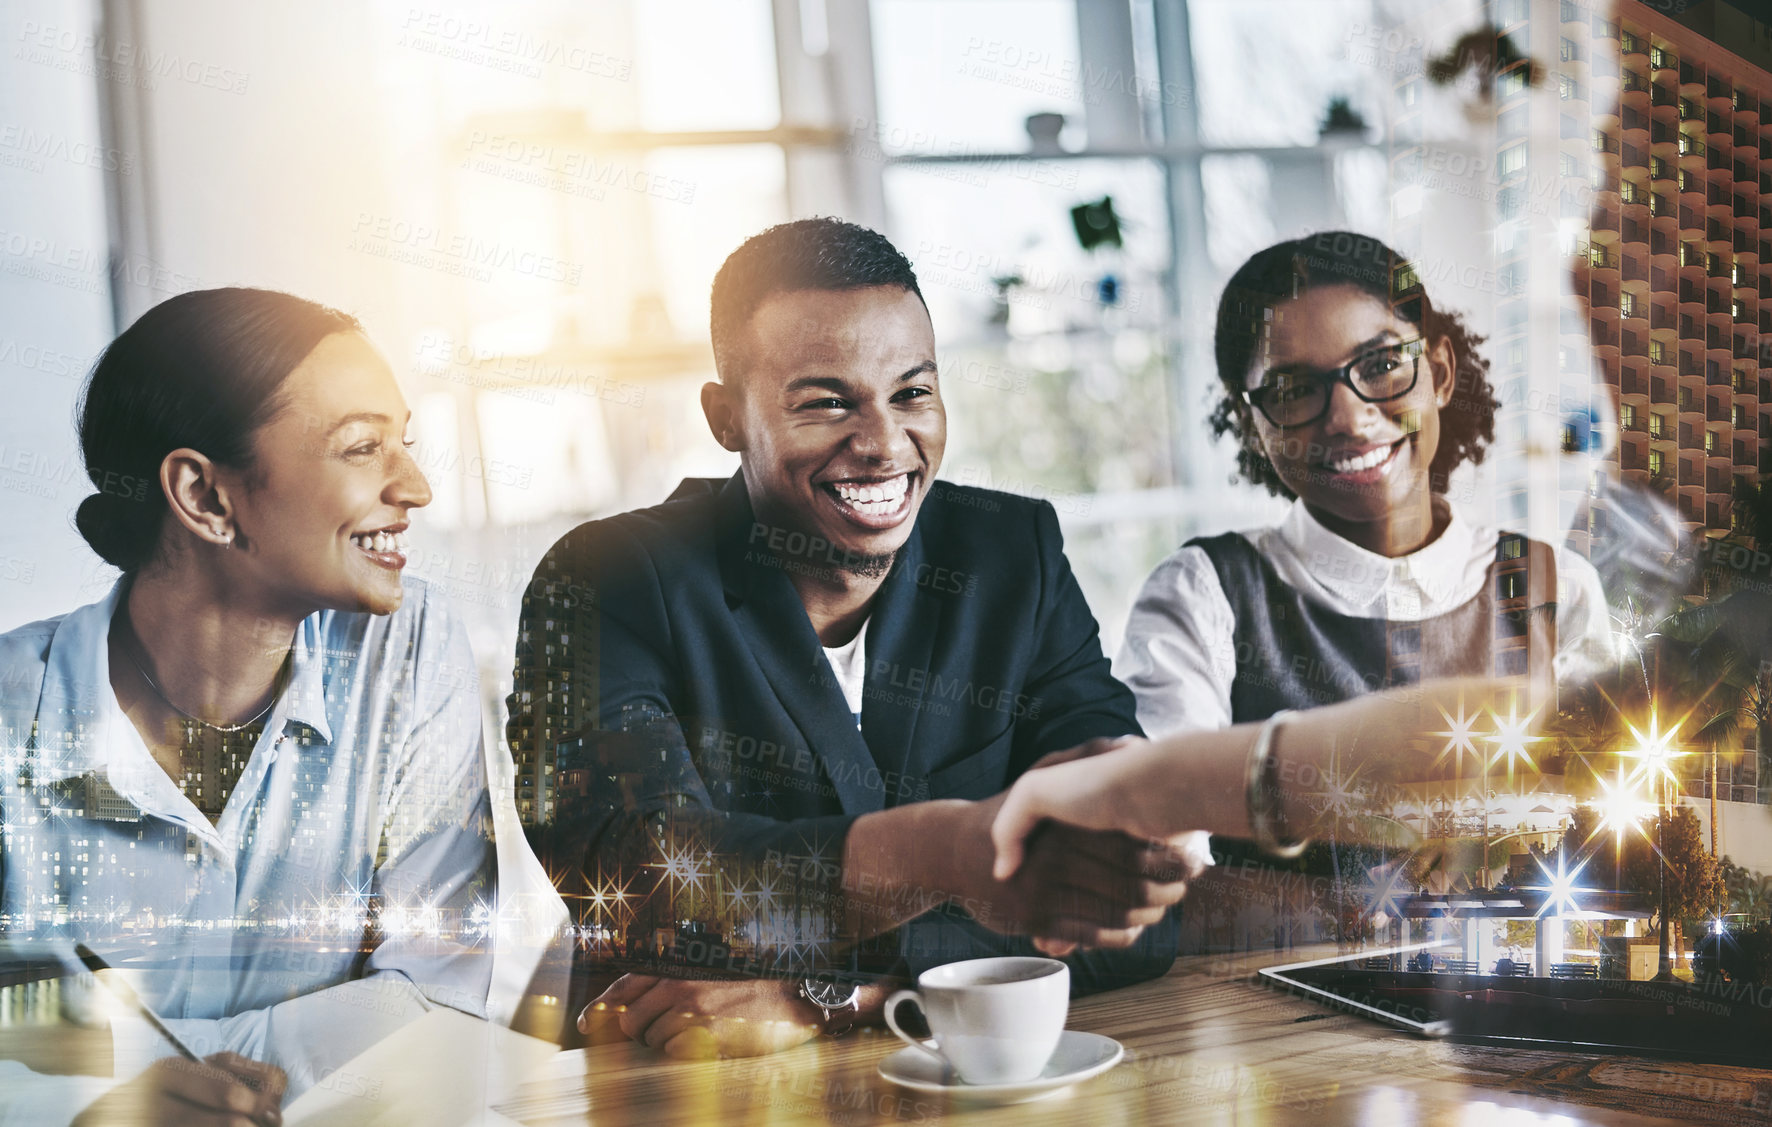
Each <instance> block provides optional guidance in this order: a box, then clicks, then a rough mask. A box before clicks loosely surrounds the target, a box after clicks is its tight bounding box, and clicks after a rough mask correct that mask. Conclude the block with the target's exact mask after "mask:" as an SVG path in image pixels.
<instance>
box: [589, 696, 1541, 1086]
mask: <svg viewBox="0 0 1772 1127" xmlns="http://www.w3.org/2000/svg"><path fill="white" fill-rule="evenodd" d="M1546 703H1547V700H1546V698H1545V697H1544V695H1543V686H1539V685H1536V684H1531V683H1528V682H1525V681H1520V680H1490V679H1466V680H1449V681H1441V682H1431V683H1425V684H1420V685H1415V686H1409V687H1406V688H1403V689H1396V690H1387V691H1385V692H1379V693H1373V694H1370V695H1368V696H1364V697H1360V698H1357V699H1355V700H1350V701H1345V702H1342V703H1339V704H1333V705H1327V706H1324V707H1321V708H1315V709H1311V710H1310V711H1308V712H1301V713H1282V714H1279V715H1277V716H1275V717H1272V718H1270V719H1268V720H1267V721H1265V722H1262V723H1256V724H1242V725H1237V726H1234V727H1230V728H1224V729H1219V730H1216V731H1197V732H1188V733H1183V734H1179V735H1173V736H1168V737H1165V738H1162V739H1157V740H1146V739H1141V738H1136V737H1122V738H1120V739H1114V740H1095V741H1091V742H1090V743H1088V744H1085V745H1083V746H1081V747H1078V748H1073V749H1070V750H1069V751H1063V752H1057V753H1054V754H1052V755H1049V756H1047V757H1046V758H1045V759H1042V760H1041V761H1040V762H1038V763H1037V764H1035V765H1034V766H1033V767H1032V768H1031V769H1029V770H1028V771H1027V772H1026V773H1024V774H1023V775H1022V776H1021V777H1020V778H1018V779H1017V780H1016V781H1015V783H1014V784H1013V785H1012V786H1011V787H1010V788H1009V789H1008V790H1007V791H1005V792H1003V793H1001V794H998V795H995V796H993V797H992V798H989V799H985V800H983V801H979V802H970V801H962V800H952V799H937V800H933V801H929V802H921V803H914V804H910V805H905V806H899V807H893V808H890V809H887V810H884V811H880V812H878V813H874V814H868V815H864V816H862V817H861V818H859V819H857V820H856V821H855V822H854V824H853V825H852V826H851V827H850V830H849V836H848V838H847V841H846V844H845V850H844V856H843V873H842V886H843V893H844V899H845V901H846V903H847V912H848V920H847V925H848V926H847V932H848V934H850V935H853V936H857V937H861V938H866V937H869V936H873V935H878V934H880V933H882V932H885V931H888V930H890V929H892V928H894V927H897V926H899V925H900V924H903V923H906V922H908V921H909V920H911V919H913V918H915V917H916V916H918V915H921V914H922V913H924V912H927V911H928V910H930V909H931V908H933V907H937V906H939V905H941V904H955V905H958V906H959V907H961V908H963V909H965V910H966V911H967V912H968V913H969V914H970V915H971V916H972V918H973V919H975V920H976V921H977V922H978V923H980V924H982V925H983V926H985V927H987V928H989V929H991V930H993V931H996V932H999V933H1002V934H1006V935H1020V936H1028V937H1031V938H1032V939H1033V940H1034V942H1035V945H1036V946H1037V947H1038V948H1039V949H1040V950H1042V951H1044V952H1045V953H1047V954H1049V955H1053V956H1056V957H1064V956H1066V955H1068V954H1071V953H1072V952H1074V951H1076V950H1077V949H1079V948H1104V949H1111V948H1125V947H1130V946H1132V945H1133V944H1135V943H1136V942H1137V941H1138V939H1139V937H1140V935H1141V934H1142V933H1143V931H1144V930H1145V929H1146V928H1148V927H1150V926H1152V925H1153V924H1156V923H1157V922H1158V921H1160V920H1161V919H1162V918H1163V916H1164V914H1165V913H1166V912H1168V911H1169V909H1170V908H1172V907H1173V906H1174V905H1175V904H1176V903H1178V902H1179V901H1180V900H1181V899H1182V898H1183V897H1184V896H1185V895H1186V893H1187V888H1188V882H1189V881H1191V880H1194V879H1195V878H1196V877H1198V876H1199V875H1200V873H1201V872H1202V871H1204V868H1205V867H1206V866H1207V865H1209V864H1210V863H1211V858H1210V854H1209V852H1208V850H1207V841H1208V840H1209V836H1208V835H1211V834H1219V835H1223V836H1226V837H1235V838H1242V839H1246V840H1251V841H1254V842H1255V843H1256V844H1257V845H1258V846H1260V847H1262V848H1264V849H1266V850H1267V851H1269V852H1272V853H1275V854H1277V855H1281V856H1286V855H1290V854H1291V853H1293V852H1295V851H1296V850H1297V849H1299V848H1301V847H1302V844H1303V842H1304V841H1305V840H1306V839H1308V838H1310V837H1312V836H1316V835H1320V834H1323V833H1327V832H1329V831H1330V830H1331V829H1332V830H1333V832H1334V833H1335V834H1336V836H1337V838H1338V839H1339V840H1341V841H1342V842H1344V843H1348V844H1352V843H1367V844H1375V845H1382V846H1393V847H1406V846H1412V845H1414V844H1416V843H1415V842H1413V841H1410V840H1405V838H1406V837H1407V834H1406V832H1400V831H1401V824H1400V822H1399V821H1398V820H1397V819H1396V818H1395V817H1394V812H1388V814H1387V811H1386V809H1385V808H1386V805H1387V804H1388V803H1389V802H1390V801H1391V800H1392V799H1393V798H1394V797H1395V796H1396V795H1397V794H1399V793H1401V792H1400V791H1399V790H1398V789H1396V788H1395V787H1393V786H1390V785H1387V780H1414V779H1416V778H1417V776H1419V775H1420V774H1421V772H1422V771H1423V770H1428V771H1431V770H1433V769H1434V767H1433V766H1432V765H1433V762H1434V755H1433V749H1434V748H1435V747H1438V746H1440V745H1443V744H1444V733H1443V731H1441V729H1443V728H1444V727H1445V725H1446V724H1447V722H1448V721H1447V718H1448V717H1450V716H1452V715H1454V714H1459V715H1479V714H1481V713H1484V712H1493V713H1494V715H1496V716H1498V717H1499V716H1501V715H1503V714H1505V715H1507V716H1509V717H1510V718H1514V719H1515V720H1516V721H1517V722H1518V723H1517V724H1516V726H1517V727H1519V728H1520V730H1521V732H1522V734H1524V732H1525V730H1526V729H1527V728H1529V727H1531V726H1533V724H1534V723H1535V718H1539V717H1543V716H1545V715H1546V714H1548V713H1549V712H1550V711H1551V710H1550V709H1549V708H1547V707H1546ZM1520 718H1524V719H1523V720H1522V719H1520ZM796 985H797V984H794V983H790V982H781V981H773V980H752V981H748V982H731V981H726V982H705V981H704V982H696V981H693V980H684V979H671V978H665V977H655V976H650V975H628V976H625V977H624V978H622V979H620V980H618V981H617V982H616V984H615V985H614V986H612V987H611V988H610V989H609V990H608V991H606V992H605V993H604V995H602V996H601V997H599V998H598V999H595V1000H594V1001H593V1003H592V1004H591V1006H589V1007H587V1009H586V1010H585V1012H584V1014H583V1015H582V1016H581V1017H580V1021H579V1026H580V1029H581V1030H583V1031H586V1032H591V1031H592V1029H593V1028H594V1027H595V1026H597V1025H598V1024H599V1023H600V1022H602V1023H607V1022H610V1021H613V1022H615V1023H616V1024H619V1026H620V1029H621V1032H622V1033H623V1034H624V1035H626V1036H628V1037H631V1038H633V1039H635V1040H641V1041H644V1042H646V1043H648V1044H651V1045H653V1046H654V1047H657V1048H661V1049H666V1050H667V1051H669V1052H672V1053H673V1054H678V1055H690V1056H705V1055H743V1054H748V1053H756V1052H769V1051H773V1050H774V1049H778V1048H783V1047H786V1045H787V1044H793V1043H798V1042H799V1041H803V1040H806V1039H808V1038H810V1037H812V1036H815V1035H816V1034H817V1033H819V1032H820V1031H822V1030H823V1029H825V1028H826V1025H827V1021H826V1019H828V1017H829V1015H828V1014H825V1013H823V1012H822V1011H821V1010H820V1009H819V1008H818V1007H816V1006H815V1005H814V1004H813V1003H812V1002H811V1001H809V1000H807V999H804V998H803V997H801V995H800V993H799V991H798V990H797V988H796ZM892 988H893V987H892V985H890V984H882V985H879V986H875V987H869V988H866V989H864V990H863V991H862V992H861V993H860V995H859V996H858V998H857V999H856V1001H855V1004H854V1007H853V1011H854V1012H853V1013H850V1014H846V1015H845V1017H846V1023H847V1021H849V1020H856V1021H870V1020H873V1019H875V1018H877V1017H878V1012H879V1007H880V1006H881V1005H883V1003H884V999H885V997H886V996H887V995H888V994H889V993H890V992H891V990H892ZM732 1016H738V1017H742V1018H743V1019H744V1020H743V1021H741V1022H738V1023H736V1024H734V1023H733V1022H732V1021H731V1020H730V1019H731V1017H732ZM722 1026H724V1028H725V1031H726V1032H725V1033H721V1032H720V1030H721V1028H722Z"/></svg>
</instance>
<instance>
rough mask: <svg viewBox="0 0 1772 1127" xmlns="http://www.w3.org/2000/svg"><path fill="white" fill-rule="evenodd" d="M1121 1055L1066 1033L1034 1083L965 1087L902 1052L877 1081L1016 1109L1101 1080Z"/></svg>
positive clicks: (928, 1059) (924, 1058) (1115, 1047)
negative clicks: (1079, 1084)
mask: <svg viewBox="0 0 1772 1127" xmlns="http://www.w3.org/2000/svg"><path fill="white" fill-rule="evenodd" d="M1125 1051H1126V1050H1125V1049H1123V1048H1121V1047H1120V1043H1119V1042H1118V1041H1116V1040H1114V1039H1113V1038H1112V1037H1103V1036H1102V1035H1101V1034H1099V1033H1083V1032H1080V1031H1078V1030H1075V1029H1067V1030H1065V1031H1064V1033H1063V1034H1062V1035H1061V1036H1060V1037H1059V1039H1058V1048H1057V1049H1055V1050H1053V1053H1052V1059H1051V1060H1049V1061H1047V1062H1046V1068H1045V1070H1044V1071H1042V1072H1041V1073H1040V1075H1038V1076H1036V1077H1034V1078H1033V1079H1032V1080H1021V1081H1017V1082H1016V1083H1013V1084H968V1083H966V1082H965V1081H963V1080H961V1079H960V1078H959V1077H958V1076H957V1075H955V1073H954V1070H953V1069H951V1068H949V1067H947V1066H946V1065H944V1064H942V1063H941V1062H940V1061H938V1060H936V1059H935V1058H934V1057H932V1056H930V1055H929V1054H928V1053H925V1052H923V1051H922V1050H920V1049H912V1048H908V1047H907V1048H903V1049H900V1050H898V1052H896V1053H893V1054H892V1055H891V1056H889V1057H887V1058H886V1059H885V1060H883V1061H881V1062H880V1075H881V1076H884V1077H885V1078H886V1079H888V1080H890V1081H892V1082H893V1083H894V1084H899V1085H902V1086H904V1087H906V1088H913V1089H915V1090H916V1091H919V1092H935V1093H939V1094H941V1095H947V1096H954V1097H956V1098H959V1099H971V1100H987V1101H989V1102H991V1103H999V1104H1017V1103H1023V1102H1025V1101H1027V1100H1037V1099H1039V1098H1040V1097H1041V1096H1050V1095H1052V1094H1053V1093H1054V1092H1057V1091H1059V1090H1060V1089H1062V1088H1068V1087H1070V1086H1071V1085H1072V1084H1075V1083H1077V1082H1078V1081H1079V1080H1087V1079H1089V1078H1090V1077H1091V1076H1099V1075H1101V1074H1102V1073H1104V1072H1106V1071H1107V1070H1108V1069H1110V1068H1112V1067H1114V1065H1116V1064H1118V1063H1120V1057H1121V1056H1123V1055H1124V1054H1125Z"/></svg>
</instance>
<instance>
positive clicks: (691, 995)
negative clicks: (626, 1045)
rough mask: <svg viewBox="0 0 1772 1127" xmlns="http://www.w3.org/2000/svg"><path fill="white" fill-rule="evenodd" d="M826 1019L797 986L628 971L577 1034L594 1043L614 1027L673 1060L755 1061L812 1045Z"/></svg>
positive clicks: (584, 1017)
mask: <svg viewBox="0 0 1772 1127" xmlns="http://www.w3.org/2000/svg"><path fill="white" fill-rule="evenodd" d="M821 1016H822V1015H821V1014H820V1013H819V1011H818V1007H817V1006H814V1005H813V1004H812V1003H811V1002H808V1001H806V1000H805V999H804V998H801V997H800V995H799V986H798V983H795V982H791V981H782V980H778V979H742V980H732V979H718V980H715V979H687V978H660V977H658V976H657V975H650V974H624V975H622V976H621V977H620V978H618V979H616V980H615V983H614V984H613V985H611V986H610V987H609V989H607V990H605V991H603V993H601V994H599V995H598V996H597V997H596V998H594V999H592V1000H591V1004H590V1005H588V1006H586V1007H585V1009H584V1012H583V1013H582V1014H580V1015H579V1017H578V1030H579V1032H580V1033H584V1034H587V1035H590V1036H591V1037H592V1039H593V1040H596V1039H597V1037H596V1034H597V1033H598V1032H600V1031H601V1032H604V1033H605V1035H606V1036H607V1034H608V1032H609V1031H610V1029H611V1027H615V1028H618V1029H619V1030H620V1031H621V1033H622V1034H623V1035H624V1036H626V1037H629V1038H632V1039H633V1040H635V1041H640V1042H642V1043H644V1044H646V1045H650V1046H651V1047H652V1048H654V1049H662V1050H664V1052H665V1053H666V1054H668V1055H669V1056H673V1057H680V1058H688V1059H707V1058H711V1057H755V1056H762V1055H764V1054H766V1053H776V1052H780V1051H781V1050H783V1049H791V1048H793V1047H794V1046H795V1045H799V1044H803V1043H804V1042H807V1041H810V1040H812V1039H813V1038H814V1037H816V1036H818V1034H819V1033H820V1032H821V1031H822V1026H821V1023H820V1018H821Z"/></svg>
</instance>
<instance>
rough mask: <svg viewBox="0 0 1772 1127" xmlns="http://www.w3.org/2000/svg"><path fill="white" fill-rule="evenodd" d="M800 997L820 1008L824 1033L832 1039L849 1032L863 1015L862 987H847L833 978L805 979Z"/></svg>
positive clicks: (801, 983) (801, 984) (801, 985)
mask: <svg viewBox="0 0 1772 1127" xmlns="http://www.w3.org/2000/svg"><path fill="white" fill-rule="evenodd" d="M800 997H802V998H804V999H806V1000H807V1001H808V1002H811V1003H812V1004H813V1005H814V1006H816V1007H818V1013H819V1016H820V1017H821V1018H822V1019H823V1020H824V1031H825V1032H826V1033H828V1034H830V1035H831V1036H832V1037H836V1036H839V1035H840V1034H844V1033H847V1032H849V1030H850V1029H851V1028H853V1027H854V1025H855V1019H856V1018H857V1017H858V1016H860V1014H861V985H860V984H859V983H857V984H856V985H853V986H846V985H844V984H843V983H841V982H838V981H836V980H835V979H831V978H803V979H801V980H800Z"/></svg>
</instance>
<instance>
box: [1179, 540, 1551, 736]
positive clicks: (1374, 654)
mask: <svg viewBox="0 0 1772 1127" xmlns="http://www.w3.org/2000/svg"><path fill="white" fill-rule="evenodd" d="M1188 545H1189V546H1190V547H1195V548H1199V549H1200V550H1201V551H1203V552H1205V553H1206V558H1207V559H1208V560H1210V561H1211V562H1212V567H1213V570H1214V571H1216V572H1217V573H1218V583H1219V586H1220V587H1221V588H1222V589H1223V590H1224V595H1225V598H1226V599H1227V600H1229V602H1230V605H1231V612H1232V614H1233V616H1234V618H1235V622H1236V626H1235V629H1234V632H1233V640H1234V643H1235V646H1236V651H1235V652H1236V668H1237V673H1236V679H1235V680H1234V681H1233V682H1232V683H1231V721H1232V722H1233V723H1236V724H1243V723H1247V722H1250V721H1255V720H1265V719H1267V718H1268V717H1269V716H1272V715H1273V714H1274V713H1276V712H1278V711H1280V710H1281V709H1283V708H1292V709H1303V708H1316V707H1318V706H1319V705H1325V704H1333V703H1335V702H1336V701H1342V700H1347V699H1349V698H1351V697H1357V696H1360V695H1362V694H1364V693H1369V692H1372V691H1374V690H1377V689H1384V688H1390V687H1393V686H1397V685H1409V684H1415V683H1418V682H1420V681H1423V680H1431V679H1433V678H1436V677H1457V676H1520V675H1539V674H1542V675H1544V676H1547V677H1548V676H1549V675H1550V668H1551V659H1552V658H1553V657H1554V656H1555V654H1556V652H1557V614H1556V610H1557V604H1556V597H1555V592H1556V579H1557V571H1556V561H1555V558H1554V557H1553V556H1552V554H1551V550H1550V546H1549V545H1547V544H1542V543H1540V542H1538V541H1536V540H1530V539H1528V538H1526V537H1524V536H1521V535H1519V534H1518V533H1512V532H1504V533H1501V534H1500V535H1499V536H1498V537H1497V538H1496V545H1495V559H1494V560H1493V561H1491V562H1490V564H1489V569H1488V574H1487V576H1486V578H1485V581H1484V583H1483V587H1482V589H1481V590H1480V591H1478V593H1477V595H1476V597H1474V598H1472V599H1471V600H1470V601H1468V602H1466V603H1465V604H1464V605H1462V606H1459V607H1457V608H1455V609H1453V610H1450V611H1447V612H1446V613H1445V614H1441V615H1436V616H1434V617H1433V618H1427V619H1422V620H1420V621H1416V622H1392V621H1389V620H1388V619H1383V618H1356V617H1354V616H1352V615H1345V614H1338V613H1336V612H1335V611H1332V610H1329V609H1327V608H1325V607H1323V606H1321V605H1320V604H1317V603H1314V602H1312V601H1311V600H1310V599H1308V598H1306V597H1305V595H1304V593H1303V592H1301V591H1299V590H1298V589H1297V588H1295V587H1292V586H1289V585H1288V584H1287V583H1286V582H1285V581H1284V580H1282V579H1281V578H1280V574H1279V572H1277V571H1276V570H1275V569H1274V565H1273V564H1272V563H1271V562H1270V561H1269V560H1268V559H1267V557H1265V556H1263V555H1262V554H1261V552H1260V551H1259V550H1258V549H1257V548H1256V547H1255V545H1254V544H1251V543H1250V542H1249V541H1248V539H1247V538H1245V537H1244V536H1242V535H1240V534H1238V533H1235V532H1227V533H1225V534H1223V535H1221V536H1213V537H1207V538H1203V539H1196V540H1190V541H1189V542H1188Z"/></svg>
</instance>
